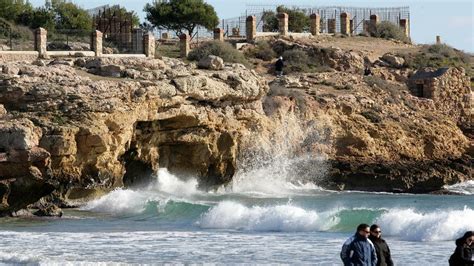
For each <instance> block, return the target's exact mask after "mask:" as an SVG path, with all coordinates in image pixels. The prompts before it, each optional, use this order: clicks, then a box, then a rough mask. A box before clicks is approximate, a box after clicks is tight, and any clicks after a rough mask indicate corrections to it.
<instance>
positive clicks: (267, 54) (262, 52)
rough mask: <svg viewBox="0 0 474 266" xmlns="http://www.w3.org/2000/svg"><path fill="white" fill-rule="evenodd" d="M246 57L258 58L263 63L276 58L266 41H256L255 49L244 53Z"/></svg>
mask: <svg viewBox="0 0 474 266" xmlns="http://www.w3.org/2000/svg"><path fill="white" fill-rule="evenodd" d="M245 55H246V56H247V57H251V58H258V59H262V60H264V61H271V60H272V59H274V58H275V57H276V53H275V51H273V49H272V47H271V45H270V44H269V43H268V42H267V41H257V43H256V44H255V47H254V48H252V49H249V50H247V51H246V52H245Z"/></svg>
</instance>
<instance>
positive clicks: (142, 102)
mask: <svg viewBox="0 0 474 266" xmlns="http://www.w3.org/2000/svg"><path fill="white" fill-rule="evenodd" d="M82 60H85V61H82V62H81V61H77V62H76V63H79V64H80V65H83V66H85V68H80V67H76V68H74V67H71V66H67V65H62V64H59V65H54V66H52V65H49V64H48V65H47V66H42V67H39V66H35V65H28V64H24V65H16V64H13V65H12V66H11V67H10V66H9V68H10V69H12V68H13V67H17V68H18V69H19V71H18V73H19V74H20V75H14V74H4V76H2V80H1V84H0V102H1V103H2V104H3V105H4V106H5V109H6V110H8V114H7V117H6V118H4V119H3V120H2V122H3V121H4V123H2V124H1V126H0V134H1V136H0V139H1V142H0V152H1V153H0V154H1V157H0V158H2V160H1V161H0V182H1V184H2V189H1V194H0V198H1V199H2V205H1V209H0V213H4V214H5V213H9V212H12V211H15V210H17V209H19V208H24V207H25V206H26V205H27V204H30V203H33V202H35V201H36V200H38V199H39V198H41V197H43V196H45V195H49V194H50V193H51V192H52V191H53V190H54V191H55V192H54V193H55V195H56V197H57V198H60V199H61V200H63V201H64V200H65V201H66V202H67V201H68V198H69V197H70V198H74V199H77V198H78V196H77V195H78V193H80V194H81V197H83V198H84V197H87V196H88V195H90V194H96V193H97V191H100V190H108V189H111V188H113V187H117V186H123V185H124V184H125V185H134V184H137V183H139V182H143V181H146V179H147V178H148V179H149V178H151V174H152V173H154V172H155V171H156V170H157V169H158V167H167V168H168V169H169V170H170V171H172V172H174V173H178V174H181V175H192V176H199V177H201V184H202V185H215V184H220V183H223V182H226V181H228V180H230V178H231V177H232V176H233V174H234V173H235V170H236V159H237V152H238V148H239V146H238V143H239V142H240V139H241V138H245V136H246V135H251V134H252V131H254V130H253V129H252V128H251V127H250V125H251V124H253V123H255V124H258V120H259V119H264V114H263V111H262V105H261V101H259V99H261V98H262V97H263V96H264V95H265V94H266V91H267V90H268V87H267V85H266V82H264V81H261V79H260V78H259V77H258V75H256V73H254V72H252V71H249V70H247V69H246V68H245V67H243V66H241V65H226V66H225V69H224V70H222V71H219V72H213V71H209V70H198V69H196V67H195V66H194V65H185V64H184V63H182V62H180V61H178V60H171V59H165V61H162V60H139V59H104V58H102V59H82ZM166 60H167V61H166ZM110 66H114V67H110ZM124 66H127V70H129V71H130V70H135V71H138V72H137V75H136V76H135V77H134V79H130V78H127V79H124V78H117V77H118V75H116V77H114V78H109V79H105V80H104V79H103V78H100V77H99V76H96V75H91V74H89V73H88V72H89V70H90V72H93V73H97V74H102V73H103V70H104V69H125V67H124ZM97 70H99V72H95V71H97ZM122 76H123V71H122V70H121V71H120V77H122ZM253 134H255V133H253ZM83 188H87V189H86V190H83ZM30 190H34V191H35V192H36V193H31V194H35V195H31V197H26V198H25V197H24V198H23V199H20V198H19V196H20V195H21V194H22V193H26V192H27V191H28V193H29V191H30ZM87 190H88V191H87ZM26 194H27V193H26Z"/></svg>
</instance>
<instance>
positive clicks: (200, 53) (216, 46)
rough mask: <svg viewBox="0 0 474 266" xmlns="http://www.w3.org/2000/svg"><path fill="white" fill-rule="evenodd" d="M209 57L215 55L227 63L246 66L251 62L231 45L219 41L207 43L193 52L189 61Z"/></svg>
mask: <svg viewBox="0 0 474 266" xmlns="http://www.w3.org/2000/svg"><path fill="white" fill-rule="evenodd" d="M208 55H215V56H219V57H221V58H222V59H223V60H224V61H225V62H229V63H240V64H243V65H245V66H247V67H248V66H250V63H249V61H247V59H246V58H245V56H244V55H243V54H242V53H241V52H239V51H237V50H236V49H235V48H234V47H232V45H231V44H229V43H225V42H219V41H210V42H206V43H204V44H203V45H201V46H200V47H198V48H196V49H194V50H192V51H191V52H190V53H189V55H188V59H189V60H194V61H199V60H201V59H202V58H204V57H207V56H208Z"/></svg>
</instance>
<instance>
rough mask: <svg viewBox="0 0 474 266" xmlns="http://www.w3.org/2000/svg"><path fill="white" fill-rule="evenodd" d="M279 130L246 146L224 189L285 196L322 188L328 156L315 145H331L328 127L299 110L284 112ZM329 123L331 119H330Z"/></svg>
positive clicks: (223, 190) (254, 139)
mask: <svg viewBox="0 0 474 266" xmlns="http://www.w3.org/2000/svg"><path fill="white" fill-rule="evenodd" d="M280 116H282V117H281V118H280V119H277V121H275V123H276V126H275V128H276V130H275V131H274V132H271V133H270V134H267V135H265V134H262V135H257V136H253V138H251V139H250V140H249V139H247V141H248V142H250V144H249V143H247V144H245V143H244V144H243V145H242V146H244V147H247V148H245V149H242V150H241V153H240V155H239V160H238V162H237V164H238V167H237V169H238V170H237V172H236V174H235V176H234V177H233V179H232V181H231V182H230V183H229V184H226V185H224V186H223V187H221V188H220V189H219V191H220V192H234V193H251V194H263V195H273V196H285V195H288V194H292V193H294V192H295V191H298V190H299V191H301V190H308V189H309V190H315V189H320V188H319V187H318V186H317V184H318V183H320V181H321V180H322V179H324V178H325V176H326V172H327V169H328V165H327V163H326V155H325V154H323V153H317V152H314V150H313V148H314V146H318V145H319V146H324V145H326V146H327V143H326V142H327V141H326V139H327V138H325V137H322V135H325V134H327V132H326V133H324V132H325V130H324V128H323V127H322V126H320V125H319V124H318V123H317V122H316V121H311V123H308V122H304V123H303V122H302V121H301V119H300V118H299V117H298V116H297V115H296V114H295V113H292V112H290V113H285V114H280ZM326 123H327V121H326Z"/></svg>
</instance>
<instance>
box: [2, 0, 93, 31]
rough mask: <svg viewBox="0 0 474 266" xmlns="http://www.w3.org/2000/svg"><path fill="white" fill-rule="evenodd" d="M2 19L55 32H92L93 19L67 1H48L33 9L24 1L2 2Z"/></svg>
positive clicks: (9, 0) (11, 0) (7, 0)
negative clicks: (65, 30)
mask: <svg viewBox="0 0 474 266" xmlns="http://www.w3.org/2000/svg"><path fill="white" fill-rule="evenodd" d="M0 17H2V18H4V19H5V20H7V21H10V22H11V23H17V24H21V25H24V26H28V27H31V28H38V27H43V28H46V29H47V30H48V31H54V30H64V29H68V30H71V29H73V30H77V29H80V30H89V31H90V30H91V29H92V19H91V17H90V16H89V14H88V13H87V11H85V10H84V9H82V8H80V7H79V6H77V5H76V4H74V3H71V2H68V1H66V0H51V1H49V0H47V1H46V3H45V5H44V6H42V7H38V8H35V9H33V7H32V6H31V5H30V4H29V3H28V2H27V1H23V0H0Z"/></svg>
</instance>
